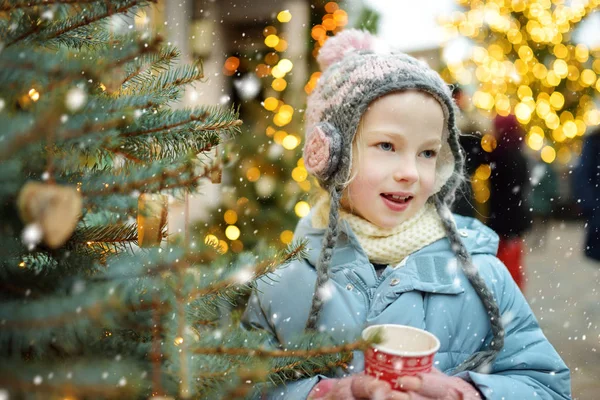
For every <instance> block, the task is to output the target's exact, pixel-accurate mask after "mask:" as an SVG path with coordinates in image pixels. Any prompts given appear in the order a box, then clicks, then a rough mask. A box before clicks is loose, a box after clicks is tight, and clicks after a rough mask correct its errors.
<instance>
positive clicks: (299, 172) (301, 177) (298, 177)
mask: <svg viewBox="0 0 600 400" xmlns="http://www.w3.org/2000/svg"><path fill="white" fill-rule="evenodd" d="M306 178H308V171H306V168H304V167H296V168H294V169H293V170H292V179H293V180H295V181H296V182H304V181H305V180H306Z"/></svg>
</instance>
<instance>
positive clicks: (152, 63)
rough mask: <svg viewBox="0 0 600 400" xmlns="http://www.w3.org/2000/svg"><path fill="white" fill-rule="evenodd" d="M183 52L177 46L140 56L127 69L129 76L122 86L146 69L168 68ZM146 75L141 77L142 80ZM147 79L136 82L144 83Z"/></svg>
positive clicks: (158, 69) (159, 69)
mask: <svg viewBox="0 0 600 400" xmlns="http://www.w3.org/2000/svg"><path fill="white" fill-rule="evenodd" d="M180 55H181V53H180V52H179V50H178V49H177V48H175V47H166V48H162V49H160V52H158V53H157V52H151V53H150V54H149V55H148V56H146V57H140V59H139V60H138V61H137V62H135V63H134V65H130V66H129V67H128V69H127V71H126V72H127V76H126V77H125V79H123V81H122V82H121V86H123V85H125V84H127V83H128V82H129V81H132V80H133V81H134V82H136V81H135V78H136V77H139V75H140V73H142V72H144V71H157V72H158V71H161V70H165V69H167V68H168V67H169V66H171V65H172V63H173V60H175V59H177V58H179V56H180ZM147 64H149V65H147ZM144 78H146V77H143V78H142V77H140V78H139V79H140V81H142V79H144ZM144 82H145V81H142V82H136V83H141V84H143V83H144Z"/></svg>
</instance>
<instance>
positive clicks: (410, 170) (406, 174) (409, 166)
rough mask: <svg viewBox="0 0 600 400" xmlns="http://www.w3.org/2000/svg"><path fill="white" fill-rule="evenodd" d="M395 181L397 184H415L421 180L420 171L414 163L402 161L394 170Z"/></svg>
mask: <svg viewBox="0 0 600 400" xmlns="http://www.w3.org/2000/svg"><path fill="white" fill-rule="evenodd" d="M394 180H395V181H396V182H406V183H414V182H417V181H418V180H419V171H417V165H416V164H415V163H414V162H410V161H402V162H401V163H399V164H398V165H396V166H395V168H394Z"/></svg>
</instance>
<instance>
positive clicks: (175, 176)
mask: <svg viewBox="0 0 600 400" xmlns="http://www.w3.org/2000/svg"><path fill="white" fill-rule="evenodd" d="M201 178H202V176H198V175H194V171H193V166H192V165H190V164H184V165H180V166H178V167H177V168H175V169H170V170H167V169H165V170H163V171H162V172H161V173H160V174H156V175H155V176H152V177H149V178H146V179H139V180H135V181H129V182H122V183H116V184H112V185H108V184H106V185H108V186H106V187H104V188H103V189H97V190H84V189H82V190H81V193H82V195H83V196H86V197H94V196H109V195H111V194H115V193H131V192H132V191H134V190H138V191H141V192H161V191H163V190H165V189H171V190H173V189H178V188H190V187H193V186H195V185H196V184H197V183H198V181H199V180H200V179H201ZM169 180H170V181H169Z"/></svg>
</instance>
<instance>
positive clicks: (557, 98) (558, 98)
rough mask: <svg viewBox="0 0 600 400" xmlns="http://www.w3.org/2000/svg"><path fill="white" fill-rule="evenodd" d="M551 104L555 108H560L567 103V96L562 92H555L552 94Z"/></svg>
mask: <svg viewBox="0 0 600 400" xmlns="http://www.w3.org/2000/svg"><path fill="white" fill-rule="evenodd" d="M550 105H551V106H552V107H553V108H554V109H555V110H560V109H561V108H563V106H564V105H565V96H563V95H562V93H560V92H553V93H552V94H551V95H550Z"/></svg>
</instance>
